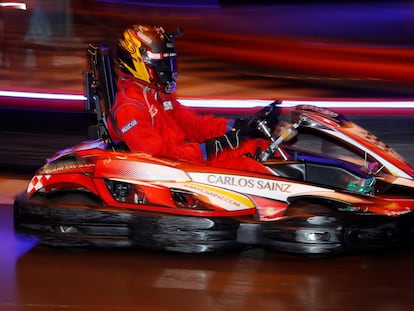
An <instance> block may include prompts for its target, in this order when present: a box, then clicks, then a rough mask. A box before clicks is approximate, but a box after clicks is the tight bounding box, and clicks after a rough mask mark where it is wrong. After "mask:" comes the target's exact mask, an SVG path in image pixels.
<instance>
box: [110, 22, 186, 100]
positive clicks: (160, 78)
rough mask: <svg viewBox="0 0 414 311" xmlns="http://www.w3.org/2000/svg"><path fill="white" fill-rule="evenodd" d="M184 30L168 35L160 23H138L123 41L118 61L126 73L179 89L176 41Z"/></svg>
mask: <svg viewBox="0 0 414 311" xmlns="http://www.w3.org/2000/svg"><path fill="white" fill-rule="evenodd" d="M181 33H182V30H181V29H177V30H176V31H175V32H174V33H172V34H168V33H166V32H165V30H164V29H163V28H162V27H160V26H146V25H134V26H133V27H131V28H128V29H127V30H125V31H124V33H123V36H122V38H121V39H120V40H119V53H118V61H119V68H120V70H121V71H122V72H124V73H126V74H128V75H130V76H132V77H134V78H136V79H139V80H143V81H146V82H148V83H151V84H153V85H155V86H156V87H158V88H161V89H162V90H163V91H165V92H166V93H170V92H173V91H175V89H176V80H177V75H178V73H177V67H176V57H177V53H176V51H175V46H174V43H173V40H174V38H175V37H176V36H178V35H180V34H181Z"/></svg>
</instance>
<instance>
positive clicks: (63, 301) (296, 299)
mask: <svg viewBox="0 0 414 311" xmlns="http://www.w3.org/2000/svg"><path fill="white" fill-rule="evenodd" d="M0 219H1V224H0V241H1V243H2V252H1V255H0V258H1V261H0V310H5V311H9V310H10V311H11V310H29V311H32V310H35V311H37V310H42V311H49V310H97V311H98V310H101V311H105V310H108V311H109V310H194V309H197V310H252V309H257V310H364V309H369V310H378V311H389V310H393V311H405V310H412V309H413V308H414V299H413V298H412V292H413V290H414V285H413V282H411V279H412V278H413V277H414V272H413V269H412V261H413V260H414V250H408V251H407V250H406V251H395V252H389V253H384V252H382V253H370V254H365V255H347V256H340V257H331V258H324V257H319V258H318V257H304V256H295V255H287V254H281V253H276V252H271V251H266V250H261V249H252V250H247V251H244V252H241V253H223V254H201V255H194V254H172V253H158V252H148V251H139V250H91V249H88V250H74V249H55V248H47V247H44V246H38V245H37V244H36V242H35V241H31V240H27V239H21V238H19V237H16V236H15V235H14V234H13V229H12V209H11V206H10V205H7V204H6V205H1V206H0Z"/></svg>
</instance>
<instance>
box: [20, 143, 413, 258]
mask: <svg viewBox="0 0 414 311" xmlns="http://www.w3.org/2000/svg"><path fill="white" fill-rule="evenodd" d="M112 147H113V146H110V145H107V144H105V143H104V142H102V141H101V140H96V141H89V142H84V143H82V144H80V145H78V146H75V147H72V148H68V149H66V150H64V151H61V152H59V153H58V154H56V155H55V156H54V157H52V158H50V159H49V160H48V162H47V163H46V164H45V165H44V166H43V167H42V168H40V169H39V171H38V172H37V173H36V175H35V176H34V177H33V178H32V180H31V182H30V183H29V185H28V188H27V191H25V192H24V193H21V194H20V195H19V196H18V197H17V198H16V200H15V224H16V229H17V231H18V232H20V233H22V234H29V235H34V236H37V237H38V238H39V239H40V242H42V243H44V244H47V245H57V246H105V247H140V248H148V249H155V250H163V251H165V250H167V251H177V252H213V251H214V252H216V251H229V250H239V249H243V248H246V247H265V248H270V249H273V250H281V251H287V252H296V253H335V252H343V251H354V250H372V249H377V248H383V247H390V246H396V245H400V244H401V243H402V241H403V240H405V239H406V236H408V235H409V231H410V225H409V224H410V221H411V211H412V210H413V209H414V201H413V200H412V199H409V198H405V199H404V200H399V201H398V200H397V201H396V200H395V198H391V197H390V198H388V197H379V196H375V188H374V186H375V178H373V177H372V176H371V175H369V174H366V173H364V172H362V171H360V170H358V169H356V168H355V167H353V166H352V165H350V164H348V163H346V162H341V161H340V160H335V159H324V158H318V157H315V158H313V159H310V158H308V159H307V161H306V163H305V162H304V161H303V159H302V160H299V161H285V160H277V159H272V160H269V161H267V162H266V163H263V165H266V166H267V167H268V168H269V174H258V173H254V172H246V171H238V170H229V169H223V168H215V167H209V166H206V165H201V164H194V163H186V162H179V161H172V160H169V159H160V158H154V157H151V156H149V155H147V154H142V153H130V152H127V151H122V150H121V151H114V150H113V148H112ZM292 168H293V169H292ZM323 170H325V171H324V172H325V173H323V174H322V176H327V174H328V175H330V176H335V177H334V178H333V179H332V180H335V181H336V183H333V182H329V180H328V178H317V176H318V175H320V174H319V173H320V172H321V171H323ZM280 172H284V173H283V174H281V173H280ZM298 172H299V173H300V174H302V175H301V177H297V176H298ZM341 179H343V180H342V181H341Z"/></svg>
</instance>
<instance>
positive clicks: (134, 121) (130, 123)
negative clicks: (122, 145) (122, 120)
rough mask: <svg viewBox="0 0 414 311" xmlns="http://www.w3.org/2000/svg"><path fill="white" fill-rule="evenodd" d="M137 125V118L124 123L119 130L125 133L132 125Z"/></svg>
mask: <svg viewBox="0 0 414 311" xmlns="http://www.w3.org/2000/svg"><path fill="white" fill-rule="evenodd" d="M136 125H138V122H137V120H135V119H134V120H132V121H131V122H129V123H128V124H127V125H125V126H124V127H123V128H122V129H121V132H122V134H125V133H126V132H128V131H129V130H130V129H132V128H133V127H134V126H136Z"/></svg>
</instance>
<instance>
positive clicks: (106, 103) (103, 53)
mask: <svg viewBox="0 0 414 311" xmlns="http://www.w3.org/2000/svg"><path fill="white" fill-rule="evenodd" d="M88 55H89V71H88V72H84V88H85V96H86V104H85V110H86V111H92V112H95V114H96V118H97V124H96V125H94V126H91V127H90V128H89V130H88V135H89V137H90V138H91V139H97V138H101V139H102V140H103V141H104V142H106V143H108V144H110V145H111V146H112V147H113V146H114V142H113V141H112V139H111V137H110V136H109V132H108V126H107V122H106V118H107V116H110V114H109V112H110V109H111V107H112V105H113V103H114V101H115V95H116V91H117V86H116V74H115V70H114V65H113V54H112V50H111V48H110V47H108V46H105V45H100V46H96V45H93V44H90V45H89V47H88Z"/></svg>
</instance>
